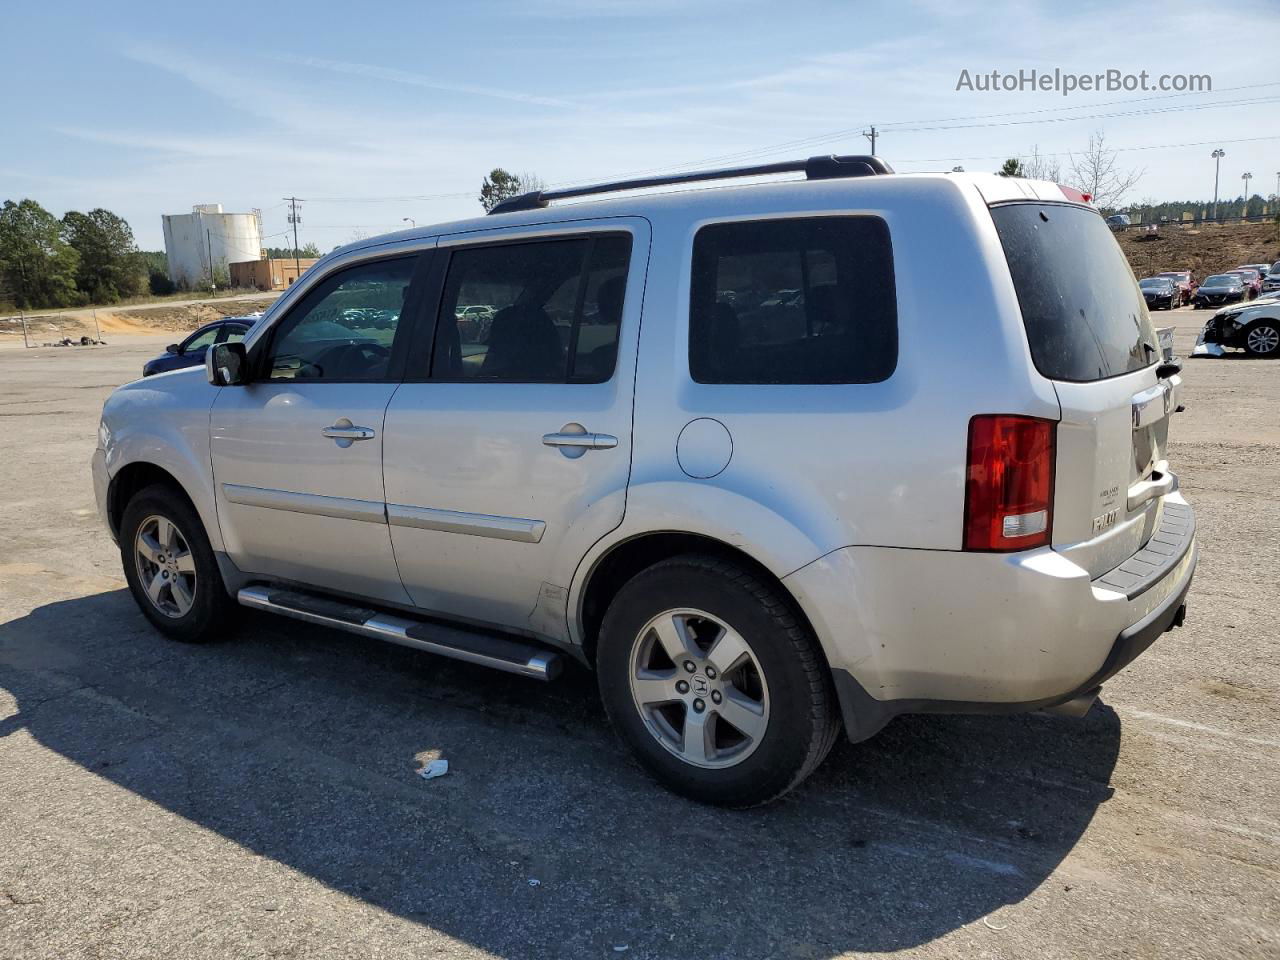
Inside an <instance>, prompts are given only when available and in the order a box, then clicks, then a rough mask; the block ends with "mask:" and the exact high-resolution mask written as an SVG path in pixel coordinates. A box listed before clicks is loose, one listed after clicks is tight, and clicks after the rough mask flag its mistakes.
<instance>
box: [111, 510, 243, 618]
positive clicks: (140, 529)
mask: <svg viewBox="0 0 1280 960" xmlns="http://www.w3.org/2000/svg"><path fill="white" fill-rule="evenodd" d="M120 562H121V564H122V565H123V567H124V576H125V579H126V580H127V581H128V583H129V590H130V592H132V593H133V599H134V602H135V603H137V604H138V607H139V609H141V610H142V613H143V615H144V616H145V617H146V618H147V619H148V620H150V621H151V624H152V626H154V627H155V628H156V629H157V630H159V631H160V632H161V633H163V634H164V635H165V636H167V637H169V638H171V639H173V640H180V641H182V642H184V643H202V642H205V641H208V640H213V639H216V638H217V637H219V636H221V635H222V633H223V631H224V628H225V627H226V626H227V625H228V623H229V622H230V620H231V618H232V615H233V613H234V612H235V611H236V610H237V607H236V605H235V603H234V602H233V601H232V600H231V598H230V597H229V596H228V595H227V591H226V587H225V586H224V585H223V582H222V573H221V572H220V571H219V569H218V561H217V560H216V559H215V558H214V555H213V548H212V547H211V546H210V545H209V537H208V535H207V534H206V533H205V530H204V524H202V523H201V522H200V517H199V516H198V515H197V514H196V512H195V509H194V508H193V507H192V506H191V503H190V501H189V500H187V498H186V496H184V495H183V494H182V493H181V492H180V491H178V490H176V489H174V488H173V487H171V486H168V485H166V484H155V485H153V486H150V487H146V488H145V489H143V490H140V491H139V492H138V493H136V494H134V496H133V498H132V499H131V500H130V501H129V503H128V505H127V506H126V507H125V509H124V517H123V519H122V520H121V523H120ZM153 595H154V599H153Z"/></svg>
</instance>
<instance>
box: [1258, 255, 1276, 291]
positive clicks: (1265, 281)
mask: <svg viewBox="0 0 1280 960" xmlns="http://www.w3.org/2000/svg"><path fill="white" fill-rule="evenodd" d="M1262 292H1263V294H1272V293H1280V260H1277V261H1276V262H1275V263H1273V264H1272V265H1271V268H1270V269H1269V270H1268V271H1267V275H1266V276H1265V277H1263V278H1262Z"/></svg>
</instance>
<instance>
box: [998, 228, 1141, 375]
mask: <svg viewBox="0 0 1280 960" xmlns="http://www.w3.org/2000/svg"><path fill="white" fill-rule="evenodd" d="M991 216H992V218H993V219H994V220H995V223H996V232H997V233H999V234H1000V243H1001V244H1002V245H1003V247H1004V255H1005V258H1006V259H1007V260H1008V261H1009V273H1010V274H1011V275H1012V277H1013V285H1014V288H1015V289H1016V290H1017V292H1018V304H1019V305H1020V306H1021V307H1022V322H1023V324H1024V325H1025V326H1026V329H1027V340H1028V341H1029V343H1030V346H1031V359H1032V360H1033V361H1034V362H1035V365H1036V369H1037V370H1039V371H1040V373H1041V374H1042V375H1043V376H1045V377H1048V378H1049V379H1050V380H1070V381H1073V382H1077V383H1079V382H1085V381H1090V380H1104V379H1106V378H1107V377H1114V376H1118V375H1120V374H1123V373H1129V372H1131V371H1134V370H1141V369H1142V368H1143V367H1147V366H1150V365H1151V364H1152V363H1154V362H1155V361H1156V360H1158V359H1159V358H1160V348H1159V346H1158V345H1157V344H1156V334H1155V329H1154V327H1153V326H1152V323H1151V317H1150V315H1148V313H1147V306H1146V302H1145V301H1144V300H1143V297H1142V293H1141V292H1140V291H1139V289H1138V285H1137V284H1136V283H1134V280H1133V271H1132V270H1131V269H1130V268H1129V264H1128V262H1127V261H1126V260H1125V258H1124V254H1123V253H1121V251H1120V247H1119V245H1118V244H1117V243H1116V241H1115V238H1114V237H1112V235H1111V231H1110V230H1108V229H1107V225H1106V223H1105V222H1104V221H1103V219H1102V217H1100V216H1098V214H1096V213H1094V212H1093V211H1091V210H1087V209H1085V208H1083V207H1072V206H1066V205H1064V204H1037V203H1012V204H1004V205H1001V206H996V207H992V208H991Z"/></svg>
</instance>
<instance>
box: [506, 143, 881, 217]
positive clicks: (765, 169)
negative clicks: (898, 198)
mask: <svg viewBox="0 0 1280 960" xmlns="http://www.w3.org/2000/svg"><path fill="white" fill-rule="evenodd" d="M802 170H803V171H804V176H805V179H806V180H834V179H836V178H838V177H871V176H875V175H877V174H883V173H893V168H892V167H891V166H889V165H888V164H887V163H885V162H884V161H883V160H881V159H880V158H879V157H872V156H846V157H837V156H826V157H810V158H809V159H808V160H784V161H782V162H780V163H764V164H759V165H757V166H754V167H726V168H724V169H721V170H697V171H694V172H693V173H672V174H668V175H666V176H661V177H643V178H641V179H639V180H615V181H614V182H612V183H596V184H592V185H591V186H587V187H566V188H565V189H563V190H535V191H533V192H532V193H522V194H520V195H519V196H517V197H509V198H508V199H506V200H503V201H502V202H501V203H497V204H495V205H494V207H493V209H492V210H490V211H489V213H491V214H493V213H515V212H516V211H517V210H539V209H541V208H543V207H545V206H547V205H548V204H549V203H550V202H551V201H552V200H566V199H568V198H569V197H586V196H590V195H591V194H595V193H615V192H617V191H619V190H643V189H645V188H647V187H664V186H667V185H669V184H673V183H697V182H698V181H701V180H729V179H732V178H733V177H760V176H764V175H766V174H770V173H799V172H800V171H802Z"/></svg>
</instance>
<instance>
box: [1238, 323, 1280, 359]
mask: <svg viewBox="0 0 1280 960" xmlns="http://www.w3.org/2000/svg"><path fill="white" fill-rule="evenodd" d="M1245 342H1246V343H1247V344H1248V345H1249V350H1250V351H1251V352H1253V353H1275V351H1276V348H1277V347H1280V330H1277V329H1276V328H1275V327H1273V326H1270V325H1267V324H1263V325H1261V326H1257V327H1254V328H1253V329H1252V330H1250V331H1249V335H1248V336H1247V337H1246V338H1245Z"/></svg>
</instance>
